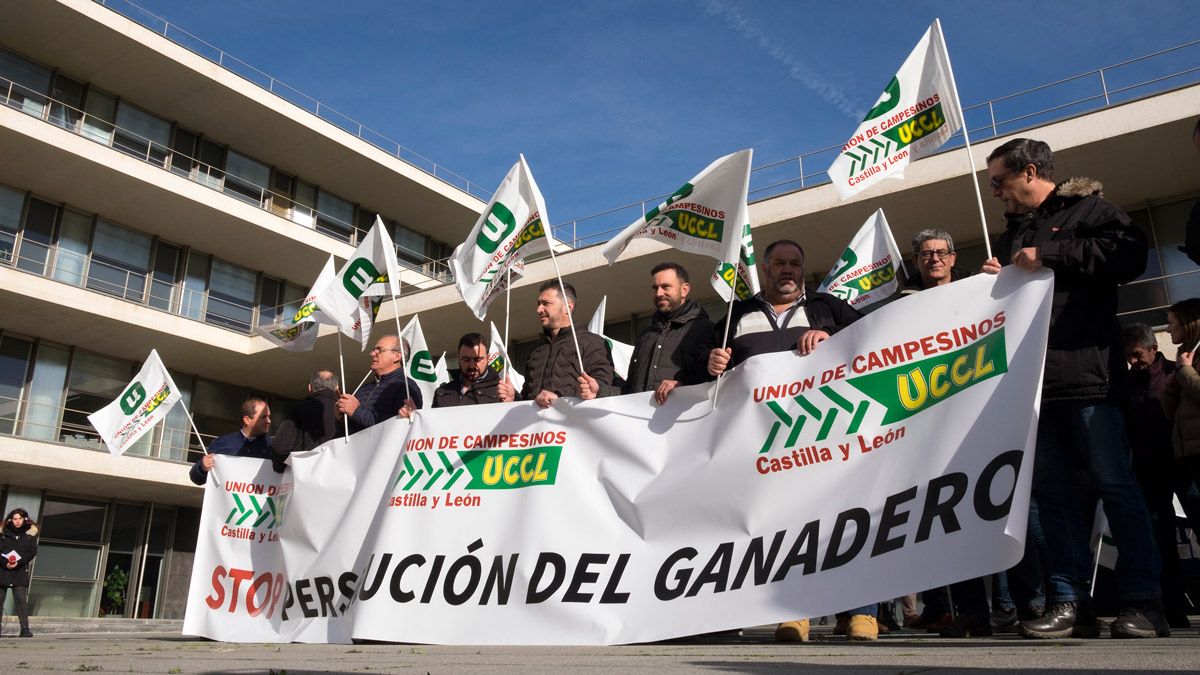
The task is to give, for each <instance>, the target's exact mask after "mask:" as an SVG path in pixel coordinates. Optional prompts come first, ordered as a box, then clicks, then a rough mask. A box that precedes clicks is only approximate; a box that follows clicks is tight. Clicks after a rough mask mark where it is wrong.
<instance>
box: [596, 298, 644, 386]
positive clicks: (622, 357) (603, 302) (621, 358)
mask: <svg viewBox="0 0 1200 675" xmlns="http://www.w3.org/2000/svg"><path fill="white" fill-rule="evenodd" d="M607 305H608V296H607V295H606V296H604V297H602V298H600V305H599V306H598V307H596V312H595V313H594V314H592V320H591V321H588V331H590V332H592V333H595V334H596V335H599V336H600V337H602V338H604V341H605V342H607V343H608V351H609V353H610V354H611V355H612V360H613V371H614V372H616V374H617V375H618V376H620V378H621V379H622V380H625V379H629V361H630V360H632V359H633V345H631V344H626V343H624V342H621V341H619V340H614V339H612V338H610V337H608V336H607V335H605V334H604V314H605V308H606V307H607Z"/></svg>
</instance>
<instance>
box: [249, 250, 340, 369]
mask: <svg viewBox="0 0 1200 675" xmlns="http://www.w3.org/2000/svg"><path fill="white" fill-rule="evenodd" d="M334 274H335V272H334V269H333V256H332V255H331V256H329V260H326V261H325V267H323V268H322V269H321V273H320V274H318V275H317V280H316V281H315V282H313V287H312V288H311V289H310V290H309V291H308V294H307V295H305V296H304V304H302V305H300V309H298V310H296V313H295V314H293V315H292V316H291V317H286V318H283V319H281V320H279V321H276V322H275V323H273V324H271V325H269V326H257V327H255V328H254V333H255V334H256V335H261V336H263V337H265V338H267V340H269V341H270V342H271V343H272V344H274V345H276V346H279V347H282V348H283V349H286V350H288V351H290V352H308V351H312V348H313V345H315V344H316V342H317V333H318V332H319V330H320V326H319V324H322V323H330V324H333V325H337V323H336V322H334V321H330V320H329V319H326V318H325V317H324V316H323V315H322V314H321V311H320V308H319V307H317V290H318V289H323V288H324V287H325V286H326V285H327V284H328V283H329V282H330V281H333V278H334Z"/></svg>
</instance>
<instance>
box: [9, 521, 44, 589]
mask: <svg viewBox="0 0 1200 675" xmlns="http://www.w3.org/2000/svg"><path fill="white" fill-rule="evenodd" d="M37 535H38V527H37V525H36V524H35V523H34V522H33V521H32V520H26V521H25V523H24V524H23V525H22V526H21V527H20V528H16V527H13V524H12V523H10V522H5V523H4V528H3V529H2V530H0V556H7V555H8V553H9V552H10V551H15V552H16V553H17V555H19V556H21V559H20V560H18V561H17V566H16V568H14V569H11V570H10V569H8V560H7V559H6V558H3V557H0V588H8V587H9V586H16V587H22V586H25V587H27V586H29V563H30V562H32V561H33V557H34V556H36V555H37Z"/></svg>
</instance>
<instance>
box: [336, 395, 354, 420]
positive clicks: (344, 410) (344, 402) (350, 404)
mask: <svg viewBox="0 0 1200 675" xmlns="http://www.w3.org/2000/svg"><path fill="white" fill-rule="evenodd" d="M355 410H358V399H357V398H355V397H353V396H351V395H350V394H342V395H341V396H339V397H338V401H337V411H338V413H340V414H345V415H353V414H354V411H355Z"/></svg>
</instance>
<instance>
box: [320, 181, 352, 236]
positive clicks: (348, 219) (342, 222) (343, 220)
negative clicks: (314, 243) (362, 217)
mask: <svg viewBox="0 0 1200 675" xmlns="http://www.w3.org/2000/svg"><path fill="white" fill-rule="evenodd" d="M353 222H354V205H353V204H351V203H350V202H348V201H346V200H344V199H342V198H340V197H335V196H333V195H331V194H329V193H328V192H326V191H324V190H321V191H320V197H319V199H318V201H317V230H318V231H320V232H324V233H325V234H328V235H332V236H334V237H337V238H338V239H341V240H342V241H350V235H351V234H352V232H353V229H354V227H353V226H352V225H351V223H353Z"/></svg>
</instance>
